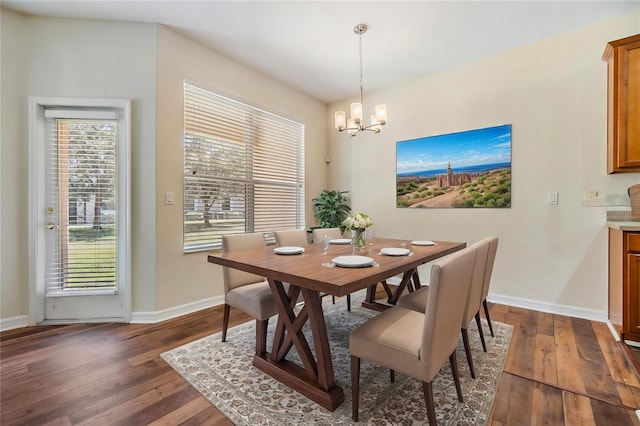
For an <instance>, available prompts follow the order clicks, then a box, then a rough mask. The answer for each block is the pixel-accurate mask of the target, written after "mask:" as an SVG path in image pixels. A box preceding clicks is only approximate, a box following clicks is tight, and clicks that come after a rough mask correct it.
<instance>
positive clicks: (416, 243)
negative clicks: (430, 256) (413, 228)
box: [411, 240, 436, 246]
mask: <svg viewBox="0 0 640 426" xmlns="http://www.w3.org/2000/svg"><path fill="white" fill-rule="evenodd" d="M411 244H413V245H414V246H435V245H436V243H434V242H433V241H428V240H416V241H411Z"/></svg>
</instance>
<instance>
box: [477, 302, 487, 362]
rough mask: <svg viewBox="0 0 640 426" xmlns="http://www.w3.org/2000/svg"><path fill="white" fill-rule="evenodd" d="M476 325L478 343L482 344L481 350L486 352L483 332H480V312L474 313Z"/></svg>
mask: <svg viewBox="0 0 640 426" xmlns="http://www.w3.org/2000/svg"><path fill="white" fill-rule="evenodd" d="M476 324H477V325H478V334H479V335H480V341H481V342H482V349H483V350H484V351H485V352H486V351H487V345H486V344H485V343H484V331H482V323H481V322H480V311H478V312H476Z"/></svg>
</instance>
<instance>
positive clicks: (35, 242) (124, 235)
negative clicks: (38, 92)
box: [27, 97, 132, 325]
mask: <svg viewBox="0 0 640 426" xmlns="http://www.w3.org/2000/svg"><path fill="white" fill-rule="evenodd" d="M51 107H57V108H111V109H116V110H119V111H121V112H122V118H121V119H119V123H120V124H119V140H118V148H117V155H118V207H119V212H118V218H117V220H118V223H117V226H118V233H119V236H118V238H117V244H118V250H117V259H116V265H117V266H116V268H117V271H118V274H117V277H118V278H117V279H118V291H119V292H122V295H123V303H124V307H123V308H124V309H123V312H124V316H123V317H122V318H120V317H118V318H117V319H116V320H117V321H122V322H129V321H130V318H131V292H132V291H131V101H130V100H128V99H89V98H86V99H85V98H51V97H29V125H28V129H29V171H28V175H29V186H28V188H29V196H28V201H29V208H28V219H27V220H28V224H29V227H28V236H27V238H28V248H29V251H28V254H29V259H28V265H29V273H28V277H29V325H34V324H38V323H41V322H43V321H44V319H45V280H44V276H45V260H46V250H45V249H46V247H45V229H46V226H45V221H46V220H45V218H46V215H45V210H46V190H45V170H46V168H45V157H46V132H45V115H44V110H45V109H46V108H51ZM110 320H111V321H113V320H114V319H113V318H111V319H110ZM91 321H92V320H83V321H82V322H91ZM93 321H101V322H102V321H104V320H101V319H95V320H93ZM65 322H71V321H65Z"/></svg>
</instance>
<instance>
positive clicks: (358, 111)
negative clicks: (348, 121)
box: [351, 102, 362, 124]
mask: <svg viewBox="0 0 640 426" xmlns="http://www.w3.org/2000/svg"><path fill="white" fill-rule="evenodd" d="M351 118H352V119H353V121H354V123H356V124H360V122H361V121H362V104H361V103H359V102H354V103H352V104H351Z"/></svg>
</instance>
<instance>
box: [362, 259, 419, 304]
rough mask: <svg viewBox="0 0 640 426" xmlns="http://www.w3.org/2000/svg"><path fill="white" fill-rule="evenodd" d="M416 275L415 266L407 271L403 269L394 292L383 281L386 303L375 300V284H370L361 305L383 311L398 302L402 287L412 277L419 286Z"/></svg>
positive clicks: (409, 281) (404, 286)
mask: <svg viewBox="0 0 640 426" xmlns="http://www.w3.org/2000/svg"><path fill="white" fill-rule="evenodd" d="M417 275H418V269H417V268H413V269H410V270H408V271H405V272H404V273H403V274H402V280H401V281H400V284H398V286H397V287H396V291H395V292H394V293H393V292H392V291H391V287H392V286H390V285H388V284H387V285H386V286H385V285H384V284H386V282H384V284H383V287H384V290H385V293H386V294H387V297H388V299H387V303H380V302H377V301H376V300H375V286H371V287H369V288H367V296H366V297H365V299H364V302H362V306H363V307H365V308H369V309H374V310H376V311H384V310H387V309H389V308H391V307H393V306H395V305H396V304H397V303H398V299H399V298H400V295H401V294H402V292H403V291H404V289H405V288H407V286H410V284H411V278H412V277H413V279H414V283H416V284H415V285H416V286H417V287H418V288H419V287H420V279H419V278H417V282H416V281H415V280H416V276H417ZM393 287H395V286H393Z"/></svg>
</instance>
